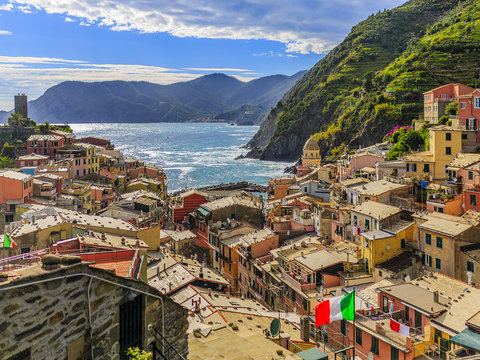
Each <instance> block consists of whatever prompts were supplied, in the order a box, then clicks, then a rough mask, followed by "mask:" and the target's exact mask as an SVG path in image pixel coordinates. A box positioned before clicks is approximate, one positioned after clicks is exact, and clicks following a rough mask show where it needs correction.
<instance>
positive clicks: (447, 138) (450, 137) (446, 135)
mask: <svg viewBox="0 0 480 360" xmlns="http://www.w3.org/2000/svg"><path fill="white" fill-rule="evenodd" d="M445 140H447V141H450V140H452V133H445Z"/></svg>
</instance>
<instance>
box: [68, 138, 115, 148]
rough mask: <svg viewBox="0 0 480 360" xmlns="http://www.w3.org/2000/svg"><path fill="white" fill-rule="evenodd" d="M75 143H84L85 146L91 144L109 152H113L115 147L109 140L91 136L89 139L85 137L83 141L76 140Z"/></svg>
mask: <svg viewBox="0 0 480 360" xmlns="http://www.w3.org/2000/svg"><path fill="white" fill-rule="evenodd" d="M75 143H83V144H90V145H95V146H100V147H102V148H104V149H108V150H113V149H114V145H113V144H112V143H111V142H110V140H108V139H104V138H100V137H95V136H89V137H84V138H81V139H77V140H75Z"/></svg>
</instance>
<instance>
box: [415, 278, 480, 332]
mask: <svg viewBox="0 0 480 360" xmlns="http://www.w3.org/2000/svg"><path fill="white" fill-rule="evenodd" d="M411 283H412V284H415V285H417V286H419V287H422V288H425V289H427V290H429V291H430V292H432V291H438V293H439V294H440V295H441V296H442V297H443V298H446V299H447V301H448V306H449V308H448V311H447V312H444V313H443V314H441V315H440V316H439V317H437V318H435V319H432V324H433V326H436V327H438V326H441V327H446V328H447V332H451V333H453V334H454V333H455V332H460V331H462V330H463V329H465V322H466V321H467V320H468V319H469V318H471V317H472V316H473V315H475V314H476V313H477V312H478V309H479V298H480V289H478V288H476V287H474V286H472V285H468V284H467V283H464V282H463V281H460V280H456V279H453V278H451V277H449V276H446V275H443V274H440V273H431V274H430V275H425V276H422V277H420V278H418V279H415V280H412V281H411Z"/></svg>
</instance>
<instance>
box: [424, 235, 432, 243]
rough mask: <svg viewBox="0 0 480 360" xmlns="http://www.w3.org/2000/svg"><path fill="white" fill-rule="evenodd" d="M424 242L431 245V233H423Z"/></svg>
mask: <svg viewBox="0 0 480 360" xmlns="http://www.w3.org/2000/svg"><path fill="white" fill-rule="evenodd" d="M425 243H426V244H427V245H431V244H432V235H431V234H425Z"/></svg>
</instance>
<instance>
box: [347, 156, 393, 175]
mask: <svg viewBox="0 0 480 360" xmlns="http://www.w3.org/2000/svg"><path fill="white" fill-rule="evenodd" d="M384 161H385V157H384V156H381V155H377V154H373V153H370V152H368V151H365V152H362V153H359V154H355V155H352V156H351V157H350V169H351V173H355V171H358V170H361V169H363V168H373V169H375V167H376V164H377V163H381V162H384Z"/></svg>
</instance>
